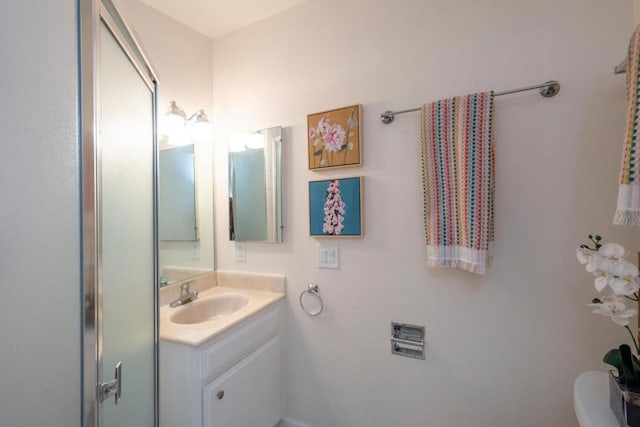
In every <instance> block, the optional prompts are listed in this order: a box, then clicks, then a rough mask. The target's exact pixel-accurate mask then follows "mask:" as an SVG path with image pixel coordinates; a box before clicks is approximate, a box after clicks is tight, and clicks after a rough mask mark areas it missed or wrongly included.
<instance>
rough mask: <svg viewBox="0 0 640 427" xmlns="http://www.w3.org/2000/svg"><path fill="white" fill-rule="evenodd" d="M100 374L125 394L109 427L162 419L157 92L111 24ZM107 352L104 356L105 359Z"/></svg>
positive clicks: (104, 93)
mask: <svg viewBox="0 0 640 427" xmlns="http://www.w3.org/2000/svg"><path fill="white" fill-rule="evenodd" d="M97 76H98V91H99V104H98V105H99V108H98V123H99V136H98V146H99V154H98V159H99V160H98V195H99V202H98V209H99V215H98V218H99V221H98V227H99V232H98V236H99V254H100V255H99V258H100V260H99V274H98V277H99V279H98V280H99V282H100V283H101V288H102V295H101V303H102V304H101V305H102V316H101V321H99V324H100V326H101V329H102V340H101V343H100V340H99V343H98V345H99V348H98V354H99V358H100V360H99V375H100V381H101V382H102V383H103V384H104V383H106V382H109V381H111V380H112V379H114V370H115V367H116V366H117V364H118V363H119V362H120V363H121V374H120V381H121V388H120V390H121V396H120V399H119V400H118V401H117V404H116V402H115V400H116V399H114V397H116V396H115V395H114V396H110V397H108V398H106V399H105V400H104V401H103V402H102V403H100V407H101V411H100V412H101V418H102V425H103V426H107V427H127V426H131V427H152V426H154V423H155V413H156V412H155V402H156V400H155V394H156V375H155V372H156V367H155V351H156V332H155V328H156V320H155V319H156V315H155V294H154V281H155V274H154V270H155V240H154V239H155V233H154V228H155V224H154V186H155V180H154V175H155V173H154V162H155V160H154V159H155V144H154V91H153V89H152V88H150V87H149V85H148V83H147V82H146V81H145V80H144V79H143V78H142V76H141V74H140V73H139V72H138V69H137V68H136V67H135V66H134V64H133V62H132V61H131V60H130V57H129V56H128V55H127V53H126V52H125V50H124V49H123V48H122V46H121V44H120V43H119V41H118V40H117V39H116V38H115V37H114V34H113V33H112V32H111V30H110V29H109V28H108V27H107V26H106V25H105V23H104V22H101V23H100V30H99V50H98V73H97ZM100 356H101V357H100Z"/></svg>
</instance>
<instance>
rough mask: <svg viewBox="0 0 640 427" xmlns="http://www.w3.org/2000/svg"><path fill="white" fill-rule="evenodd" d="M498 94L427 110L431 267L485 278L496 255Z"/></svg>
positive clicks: (424, 138)
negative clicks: (495, 133) (496, 107)
mask: <svg viewBox="0 0 640 427" xmlns="http://www.w3.org/2000/svg"><path fill="white" fill-rule="evenodd" d="M493 99H494V95H493V92H484V93H478V94H472V95H466V96H460V97H455V98H451V99H446V100H442V101H437V102H434V103H431V104H428V105H424V106H423V108H422V129H421V154H422V156H421V157H422V174H423V175H422V183H423V189H424V223H425V236H426V243H427V265H428V266H431V267H448V268H460V269H463V270H467V271H470V272H472V273H476V274H485V272H486V267H487V265H488V264H489V263H490V262H491V259H492V256H493V241H494V215H493V210H494V191H495V147H494V145H495V144H494V132H493V115H494V102H493Z"/></svg>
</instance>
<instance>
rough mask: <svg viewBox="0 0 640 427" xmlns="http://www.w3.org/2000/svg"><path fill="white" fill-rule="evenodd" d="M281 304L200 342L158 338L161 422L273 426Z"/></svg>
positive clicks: (278, 409)
mask: <svg viewBox="0 0 640 427" xmlns="http://www.w3.org/2000/svg"><path fill="white" fill-rule="evenodd" d="M281 316H282V315H281V303H280V302H278V303H276V304H273V305H272V306H270V307H268V308H267V309H266V310H265V311H263V312H262V313H259V314H256V315H255V316H252V317H251V318H249V319H246V320H244V321H242V322H241V323H239V324H238V325H235V326H233V327H231V328H230V329H229V330H227V331H224V332H222V333H221V334H220V335H219V336H216V337H214V338H212V339H211V340H210V341H207V342H205V343H204V344H202V345H200V346H198V347H192V346H189V345H185V344H181V343H176V342H171V341H165V340H163V341H161V343H160V369H161V374H160V377H161V379H162V380H163V381H161V383H160V426H161V427H231V426H233V427H274V426H275V425H277V424H278V423H279V422H280V420H281V418H282V379H281V372H282V340H281V336H280V331H281V326H282V317H281Z"/></svg>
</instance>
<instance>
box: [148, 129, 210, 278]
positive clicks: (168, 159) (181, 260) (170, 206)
mask: <svg viewBox="0 0 640 427" xmlns="http://www.w3.org/2000/svg"><path fill="white" fill-rule="evenodd" d="M171 140H172V139H171V137H170V136H165V137H163V138H162V139H161V140H160V153H159V180H158V182H159V188H158V228H159V230H158V233H159V237H160V241H159V249H160V286H165V285H170V284H172V283H175V282H179V281H182V280H188V279H192V278H194V277H196V276H199V275H201V274H204V273H209V272H211V271H213V146H212V142H211V141H198V142H196V143H192V144H188V145H177V144H173V145H172V144H171ZM176 140H177V139H176Z"/></svg>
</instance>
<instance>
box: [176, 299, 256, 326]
mask: <svg viewBox="0 0 640 427" xmlns="http://www.w3.org/2000/svg"><path fill="white" fill-rule="evenodd" d="M248 303H249V297H248V296H247V295H244V294H240V293H226V294H223V295H216V296H211V297H208V298H202V299H197V300H195V301H194V302H191V303H189V304H187V305H185V306H184V307H182V308H180V309H179V310H178V311H176V312H175V313H174V314H173V315H172V316H171V318H170V321H171V322H172V323H177V324H180V325H193V324H196V323H203V322H208V321H210V320H213V319H216V318H218V317H220V316H226V315H229V314H231V313H235V312H236V311H238V310H240V309H241V308H243V307H244V306H246V305H247V304H248Z"/></svg>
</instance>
